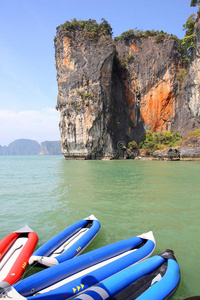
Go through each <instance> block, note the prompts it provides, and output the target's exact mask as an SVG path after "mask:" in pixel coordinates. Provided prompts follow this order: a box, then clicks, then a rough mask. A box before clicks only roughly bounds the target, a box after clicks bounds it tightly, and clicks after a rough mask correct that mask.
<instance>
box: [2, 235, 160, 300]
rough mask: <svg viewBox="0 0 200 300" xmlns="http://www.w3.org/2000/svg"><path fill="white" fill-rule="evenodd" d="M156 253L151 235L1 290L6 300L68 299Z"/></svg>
mask: <svg viewBox="0 0 200 300" xmlns="http://www.w3.org/2000/svg"><path fill="white" fill-rule="evenodd" d="M154 249H155V239H154V236H153V233H152V232H151V231H150V232H148V233H146V234H142V235H140V236H136V237H132V238H129V239H126V240H123V241H119V242H116V243H113V244H110V245H107V246H104V247H102V248H99V249H96V250H93V251H91V252H88V253H85V254H82V255H81V256H78V257H75V258H73V259H70V260H68V261H65V262H63V263H61V264H58V265H56V266H53V267H51V268H48V269H45V270H43V271H41V272H39V273H36V274H34V275H32V276H30V277H28V278H25V279H24V280H22V281H20V282H19V283H17V284H15V285H13V286H12V287H9V285H7V287H6V286H2V285H1V284H0V288H2V291H3V292H4V300H5V299H9V300H11V299H19V300H20V299H23V300H24V299H27V300H29V299H30V300H31V299H32V300H37V299H40V300H42V299H46V300H47V299H48V300H59V299H62V300H63V299H69V298H70V297H74V296H76V295H77V294H79V293H80V292H82V291H84V290H86V289H88V288H90V287H91V286H93V285H95V284H98V283H99V282H101V281H102V280H105V279H107V278H108V277H110V276H112V275H114V274H116V273H118V272H120V271H122V270H124V269H126V268H127V267H129V266H131V265H133V264H135V263H138V262H140V261H142V260H144V259H146V258H148V257H149V256H150V255H152V253H153V251H154Z"/></svg>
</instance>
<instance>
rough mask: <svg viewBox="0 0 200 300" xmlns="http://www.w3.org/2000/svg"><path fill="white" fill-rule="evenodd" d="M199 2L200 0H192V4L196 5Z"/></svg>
mask: <svg viewBox="0 0 200 300" xmlns="http://www.w3.org/2000/svg"><path fill="white" fill-rule="evenodd" d="M198 4H200V0H192V1H191V3H190V6H196V5H198Z"/></svg>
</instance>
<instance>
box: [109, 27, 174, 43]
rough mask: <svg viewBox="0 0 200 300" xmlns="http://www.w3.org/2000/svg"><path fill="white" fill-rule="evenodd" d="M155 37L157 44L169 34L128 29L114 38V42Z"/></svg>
mask: <svg viewBox="0 0 200 300" xmlns="http://www.w3.org/2000/svg"><path fill="white" fill-rule="evenodd" d="M151 36H152V37H153V36H154V37H157V40H156V41H157V42H158V43H159V42H162V41H163V40H164V38H165V37H167V36H170V34H168V33H166V32H164V31H163V30H161V31H159V30H157V31H155V30H146V31H143V30H138V29H137V28H135V29H130V30H128V31H125V32H123V33H122V34H121V35H120V36H119V37H115V39H114V40H115V41H118V40H121V39H125V40H129V39H131V38H148V37H151Z"/></svg>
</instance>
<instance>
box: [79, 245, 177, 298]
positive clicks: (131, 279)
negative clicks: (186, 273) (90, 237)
mask: <svg viewBox="0 0 200 300" xmlns="http://www.w3.org/2000/svg"><path fill="white" fill-rule="evenodd" d="M179 281H180V269H179V265H178V263H177V261H176V259H175V257H174V254H173V251H171V250H167V251H166V252H164V253H161V254H159V255H156V256H154V257H151V258H149V259H147V260H146V261H143V262H141V263H139V264H137V265H134V266H131V267H129V268H127V269H125V270H123V271H121V272H119V273H117V274H115V275H113V276H111V277H110V278H107V279H106V280H104V281H102V282H101V283H99V284H97V285H94V286H93V287H91V288H90V289H88V290H87V291H86V292H84V293H82V294H80V295H79V296H77V297H75V298H73V299H74V300H75V299H76V300H83V299H84V300H96V299H101V300H105V299H113V300H122V299H123V300H133V299H137V300H167V299H171V297H172V296H173V295H174V293H175V291H176V290H177V288H178V285H179Z"/></svg>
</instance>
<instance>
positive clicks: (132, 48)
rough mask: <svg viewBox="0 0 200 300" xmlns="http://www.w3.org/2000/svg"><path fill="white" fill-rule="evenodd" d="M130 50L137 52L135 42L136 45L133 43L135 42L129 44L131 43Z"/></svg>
mask: <svg viewBox="0 0 200 300" xmlns="http://www.w3.org/2000/svg"><path fill="white" fill-rule="evenodd" d="M130 50H131V51H132V52H137V50H138V47H137V44H136V45H135V44H131V45H130Z"/></svg>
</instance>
